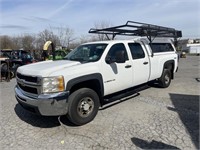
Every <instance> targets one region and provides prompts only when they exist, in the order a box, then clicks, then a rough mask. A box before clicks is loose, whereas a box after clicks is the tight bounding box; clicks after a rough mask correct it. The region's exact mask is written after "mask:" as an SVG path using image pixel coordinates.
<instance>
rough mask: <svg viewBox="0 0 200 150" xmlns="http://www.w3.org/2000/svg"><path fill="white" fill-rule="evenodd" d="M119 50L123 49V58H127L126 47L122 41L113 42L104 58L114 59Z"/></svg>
mask: <svg viewBox="0 0 200 150" xmlns="http://www.w3.org/2000/svg"><path fill="white" fill-rule="evenodd" d="M121 51H123V52H124V54H125V60H128V55H127V52H126V48H125V46H124V44H123V43H118V44H114V45H113V46H112V47H111V48H110V50H109V52H108V54H107V56H106V60H108V59H112V60H115V59H116V58H117V57H119V56H118V54H120V52H121Z"/></svg>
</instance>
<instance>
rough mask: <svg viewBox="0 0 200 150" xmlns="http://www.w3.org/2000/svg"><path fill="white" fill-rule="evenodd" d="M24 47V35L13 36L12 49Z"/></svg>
mask: <svg viewBox="0 0 200 150" xmlns="http://www.w3.org/2000/svg"><path fill="white" fill-rule="evenodd" d="M21 48H22V36H14V37H12V49H21Z"/></svg>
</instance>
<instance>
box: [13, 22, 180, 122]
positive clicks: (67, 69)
mask: <svg viewBox="0 0 200 150" xmlns="http://www.w3.org/2000/svg"><path fill="white" fill-rule="evenodd" d="M131 23H135V22H131ZM138 24H139V25H138ZM140 25H141V26H140ZM122 27H129V28H131V27H132V28H133V29H131V30H128V29H127V28H125V29H121V28H122ZM135 28H136V29H135ZM146 30H148V32H146ZM101 31H103V33H101ZM109 31H110V32H109ZM90 32H96V33H98V34H113V37H114V36H115V35H116V34H122V35H125V34H127V35H132V36H133V35H140V36H146V34H148V35H147V38H135V39H133V40H109V41H97V42H90V43H85V44H82V45H80V46H78V47H77V48H76V49H74V50H73V51H71V52H70V53H69V54H68V55H67V56H66V57H65V60H57V61H52V60H49V61H45V62H39V63H37V64H30V65H26V66H22V67H20V68H19V69H18V70H17V78H16V79H17V85H16V87H15V94H16V99H17V101H18V102H19V104H21V105H22V107H24V108H25V109H27V110H29V111H31V112H33V113H37V114H39V115H44V116H58V115H67V117H68V118H69V120H70V121H71V122H72V123H74V124H76V125H83V124H86V123H88V122H90V121H92V120H93V119H94V118H95V116H96V114H97V112H98V109H99V107H100V106H103V105H104V102H108V101H113V100H117V99H120V98H122V97H124V96H127V95H129V94H132V92H131V89H132V87H135V86H138V85H141V84H144V83H147V82H149V81H155V80H156V81H157V82H158V84H159V85H160V87H162V88H167V87H168V86H169V85H170V83H171V79H173V78H174V73H175V72H176V70H177V67H178V55H177V53H176V50H175V47H174V45H173V43H172V41H171V40H170V39H168V38H167V39H166V38H164V39H161V38H155V37H154V36H155V35H156V36H158V37H161V36H162V37H180V36H181V34H180V32H181V31H177V30H175V29H172V28H166V27H161V26H155V25H150V24H142V23H136V25H135V24H134V25H130V24H129V22H127V24H126V25H123V26H116V27H110V28H106V29H93V30H90ZM152 39H154V40H152ZM129 96H130V95H129Z"/></svg>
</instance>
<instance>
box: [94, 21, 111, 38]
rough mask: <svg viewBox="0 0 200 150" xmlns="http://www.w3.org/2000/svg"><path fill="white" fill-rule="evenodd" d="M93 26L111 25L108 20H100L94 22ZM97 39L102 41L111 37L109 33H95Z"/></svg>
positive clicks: (105, 26) (98, 27)
mask: <svg viewBox="0 0 200 150" xmlns="http://www.w3.org/2000/svg"><path fill="white" fill-rule="evenodd" d="M94 26H95V28H96V29H102V28H108V27H110V26H111V23H110V22H108V21H100V22H95V24H94ZM97 39H98V40H100V41H104V40H109V39H112V37H111V36H109V35H108V37H107V36H106V35H105V34H97ZM94 40H95V38H94Z"/></svg>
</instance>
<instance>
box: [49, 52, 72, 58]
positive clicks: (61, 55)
mask: <svg viewBox="0 0 200 150" xmlns="http://www.w3.org/2000/svg"><path fill="white" fill-rule="evenodd" d="M67 54H68V52H67V51H65V50H55V60H61V59H63V58H64V57H65V56H66V55H67ZM48 59H49V60H53V55H50V56H49V58H48Z"/></svg>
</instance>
